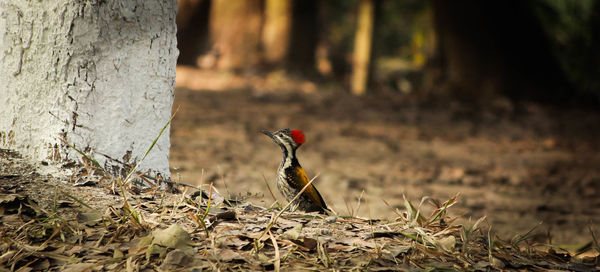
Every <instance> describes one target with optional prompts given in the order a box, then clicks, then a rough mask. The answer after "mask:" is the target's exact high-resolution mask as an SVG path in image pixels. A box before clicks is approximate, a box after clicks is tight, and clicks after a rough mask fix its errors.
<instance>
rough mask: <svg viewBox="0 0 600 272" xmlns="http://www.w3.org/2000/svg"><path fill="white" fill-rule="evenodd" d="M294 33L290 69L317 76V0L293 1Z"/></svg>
mask: <svg viewBox="0 0 600 272" xmlns="http://www.w3.org/2000/svg"><path fill="white" fill-rule="evenodd" d="M292 13H293V14H294V15H293V18H292V33H291V37H290V51H289V54H288V56H289V58H288V64H287V66H288V69H289V70H291V71H293V72H298V73H301V74H303V75H304V76H310V75H314V74H316V65H315V59H316V58H315V54H316V49H317V39H318V34H317V32H318V25H317V19H318V13H317V1H316V0H297V1H293V7H292Z"/></svg>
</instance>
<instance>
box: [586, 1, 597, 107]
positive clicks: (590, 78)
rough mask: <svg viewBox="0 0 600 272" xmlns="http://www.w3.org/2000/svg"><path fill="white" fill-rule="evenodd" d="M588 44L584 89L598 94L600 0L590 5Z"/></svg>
mask: <svg viewBox="0 0 600 272" xmlns="http://www.w3.org/2000/svg"><path fill="white" fill-rule="evenodd" d="M590 32H591V37H590V46H589V47H588V50H589V52H586V53H585V55H587V56H589V58H587V62H586V63H585V64H586V66H585V68H584V69H585V71H587V72H588V74H587V75H586V77H585V78H586V79H587V80H586V82H585V83H584V84H585V85H584V89H585V90H586V91H591V92H596V94H597V95H598V96H600V65H599V64H600V1H598V0H596V1H594V5H593V6H592V15H591V18H590Z"/></svg>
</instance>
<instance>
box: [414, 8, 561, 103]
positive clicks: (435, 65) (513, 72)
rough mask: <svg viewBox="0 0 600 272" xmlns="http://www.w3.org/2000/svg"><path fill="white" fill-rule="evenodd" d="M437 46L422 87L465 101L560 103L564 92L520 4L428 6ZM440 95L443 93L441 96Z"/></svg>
mask: <svg viewBox="0 0 600 272" xmlns="http://www.w3.org/2000/svg"><path fill="white" fill-rule="evenodd" d="M431 4H432V11H433V12H432V13H433V21H434V28H435V32H436V35H437V37H436V38H437V39H436V42H437V45H436V50H435V52H436V53H435V54H434V56H432V59H431V60H430V62H429V64H428V68H427V70H426V82H425V84H426V87H429V89H432V90H435V91H434V92H438V94H439V92H440V87H441V86H449V88H448V89H446V91H448V92H449V93H448V94H449V95H453V96H458V97H459V98H462V99H467V100H480V99H486V98H493V97H496V96H498V95H504V96H508V97H510V98H513V99H532V100H537V101H544V102H563V99H565V97H567V96H568V89H569V86H568V84H567V80H566V78H565V75H564V73H563V71H562V70H561V69H560V67H559V64H558V63H557V61H556V59H555V57H554V56H553V54H552V51H551V48H550V46H549V40H548V38H547V37H546V36H545V34H544V31H543V30H542V29H541V26H540V23H539V21H538V20H537V18H536V17H535V14H534V12H533V9H532V2H530V1H520V0H494V1H492V0H489V1H479V0H456V1H444V0H432V1H431ZM442 92H443V91H442Z"/></svg>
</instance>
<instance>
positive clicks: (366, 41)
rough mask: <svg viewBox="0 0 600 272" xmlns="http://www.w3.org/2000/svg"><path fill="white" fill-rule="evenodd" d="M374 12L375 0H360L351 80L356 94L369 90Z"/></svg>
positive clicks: (351, 85) (351, 86)
mask: <svg viewBox="0 0 600 272" xmlns="http://www.w3.org/2000/svg"><path fill="white" fill-rule="evenodd" d="M374 14H375V5H374V3H373V0H361V1H360V2H359V4H358V17H357V23H356V33H355V36H354V56H353V58H352V81H351V82H350V88H351V89H352V93H353V94H355V95H362V94H364V93H365V92H366V91H367V83H368V79H369V67H370V65H369V63H370V61H371V45H372V42H373V22H374Z"/></svg>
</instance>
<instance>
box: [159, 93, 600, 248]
mask: <svg viewBox="0 0 600 272" xmlns="http://www.w3.org/2000/svg"><path fill="white" fill-rule="evenodd" d="M449 104H450V105H449V106H448V105H434V104H427V103H421V102H418V101H417V100H415V99H410V98H407V97H402V96H400V95H397V94H379V95H372V96H366V97H362V98H357V97H352V96H349V95H346V94H343V93H340V92H335V91H321V92H312V93H311V94H307V93H303V92H294V91H279V92H259V91H252V90H234V91H221V92H217V91H192V90H188V89H183V88H178V89H176V92H175V104H174V109H176V108H178V107H179V108H180V110H179V112H178V113H177V116H176V118H175V120H174V121H173V124H172V131H171V137H172V138H171V142H172V147H171V155H170V161H171V167H172V175H173V179H174V180H175V181H180V182H185V183H190V184H196V185H200V184H208V183H209V182H214V184H215V186H216V187H217V188H218V189H219V190H220V192H221V193H222V194H225V195H227V194H228V195H230V196H233V197H236V196H237V197H239V198H245V199H247V200H249V201H251V202H254V203H256V204H259V205H262V206H267V207H268V206H269V205H271V204H272V203H273V198H272V196H271V194H270V193H269V190H268V188H267V186H266V184H265V181H264V179H263V176H264V177H265V178H266V180H267V181H268V183H269V184H270V186H271V188H272V189H273V191H274V193H275V196H276V197H277V199H279V200H280V201H283V198H282V197H281V195H280V194H279V193H278V192H277V190H276V186H275V171H276V169H277V167H278V165H279V163H280V160H281V151H280V149H279V147H278V146H276V145H275V144H274V143H273V142H272V141H271V140H270V139H269V138H267V137H266V136H264V135H263V134H261V133H260V131H261V130H271V131H274V130H278V129H281V128H293V129H301V130H303V131H304V133H305V135H306V137H307V141H306V143H305V144H304V145H303V146H302V147H301V148H300V149H299V150H298V154H297V155H298V156H299V161H300V163H301V164H302V166H303V167H304V168H305V170H306V172H307V173H308V175H309V176H310V177H312V176H314V175H317V174H319V177H318V179H317V180H316V181H315V184H316V186H317V188H318V190H319V191H320V192H321V194H322V195H323V197H324V198H325V201H326V202H327V203H328V205H329V206H330V207H331V208H333V209H334V210H335V211H337V212H338V213H339V214H343V215H348V214H354V215H359V216H363V217H370V218H387V219H390V218H394V217H396V212H397V211H395V210H396V209H398V210H400V212H401V211H402V210H403V209H404V208H403V207H404V204H403V203H404V200H403V196H406V198H408V199H410V200H411V201H413V202H415V201H416V203H418V202H419V200H421V199H422V198H423V197H431V198H435V199H439V200H441V201H445V200H447V199H448V198H450V197H452V196H454V195H456V194H460V197H459V198H460V202H461V203H460V204H459V205H458V208H457V209H455V211H456V210H458V211H459V213H462V214H464V217H465V218H469V217H471V218H473V220H476V219H478V218H479V217H481V216H487V218H488V222H489V223H490V224H491V225H492V226H493V230H494V231H496V233H498V234H499V235H500V236H501V237H505V238H510V237H512V236H513V235H515V234H517V233H521V234H523V233H525V232H527V231H528V230H529V229H531V228H532V227H535V226H536V225H537V224H538V223H539V222H543V223H542V224H541V226H540V227H538V228H537V229H536V231H537V232H539V233H540V239H542V240H543V239H548V237H547V233H548V232H549V233H550V238H551V240H552V242H553V243H554V244H565V245H566V244H571V245H574V244H578V245H581V244H583V243H586V242H589V241H590V240H591V235H590V234H589V231H588V226H590V225H591V226H592V227H594V228H595V229H596V230H598V229H600V226H599V222H600V219H599V218H600V186H599V185H600V168H599V167H598V165H600V152H598V151H599V150H600V140H599V139H600V137H599V136H600V127H599V126H598V124H600V114H599V113H598V112H593V111H585V110H576V109H573V110H564V109H562V110H558V109H552V108H548V107H542V106H539V105H535V104H522V105H517V104H514V103H511V102H509V101H505V100H498V101H493V102H491V103H490V104H489V105H485V106H479V107H468V106H465V104H461V103H449ZM363 192H364V193H363ZM361 194H362V197H361ZM385 202H387V203H389V205H390V206H387V205H386V203H385ZM507 236H508V237H507Z"/></svg>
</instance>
